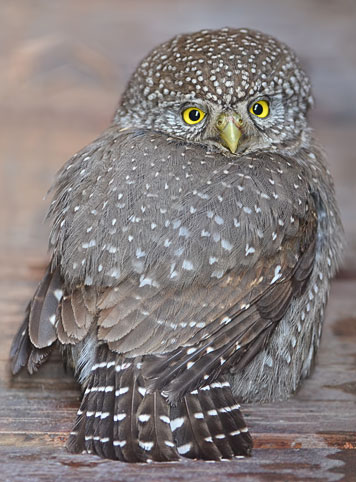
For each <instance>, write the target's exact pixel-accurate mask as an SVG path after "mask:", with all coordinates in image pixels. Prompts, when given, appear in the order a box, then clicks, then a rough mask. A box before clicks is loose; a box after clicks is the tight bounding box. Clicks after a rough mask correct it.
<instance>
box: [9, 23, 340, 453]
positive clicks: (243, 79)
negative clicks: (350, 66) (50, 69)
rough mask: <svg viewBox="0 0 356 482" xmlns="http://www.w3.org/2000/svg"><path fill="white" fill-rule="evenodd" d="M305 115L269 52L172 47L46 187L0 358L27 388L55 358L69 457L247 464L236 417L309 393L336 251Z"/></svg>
mask: <svg viewBox="0 0 356 482" xmlns="http://www.w3.org/2000/svg"><path fill="white" fill-rule="evenodd" d="M311 106H312V96H311V87H310V82H309V80H308V77H307V75H306V74H305V72H304V70H303V69H302V67H301V65H300V63H299V61H298V59H297V57H296V55H295V54H294V53H293V51H292V50H291V49H290V48H288V47H287V46H286V45H285V44H283V43H281V42H279V41H278V40H276V39H275V38H273V37H271V36H269V35H265V34H263V33H261V32H257V31H254V30H248V29H230V28H224V29H220V30H202V31H200V32H197V33H192V34H185V35H178V36H176V37H174V38H173V39H171V40H170V41H168V42H166V43H164V44H162V45H160V46H158V47H157V48H156V49H154V50H153V51H152V52H151V53H150V54H149V55H148V56H147V57H146V58H145V59H144V60H143V61H142V62H141V63H140V65H139V66H138V68H137V70H136V71H135V72H134V74H133V76H132V78H131V80H130V81H129V83H128V85H127V88H126V90H125V92H124V94H123V96H122V99H121V102H120V104H119V107H118V109H117V111H116V113H115V116H114V119H113V122H112V125H111V126H110V127H109V128H108V129H106V130H105V131H104V132H103V134H102V135H101V136H100V137H99V138H98V139H97V140H95V141H94V142H92V143H91V144H89V145H88V146H86V147H84V149H82V150H81V151H80V152H78V153H77V154H75V155H74V156H73V157H72V158H71V159H70V160H69V161H68V162H67V163H66V164H65V165H64V166H63V168H62V169H61V170H60V171H59V173H58V175H57V178H56V180H55V183H54V186H53V188H52V193H53V201H52V203H51V206H50V209H49V219H50V220H51V222H52V230H51V234H50V240H49V246H50V251H51V255H52V257H51V262H50V265H49V266H48V269H47V271H46V273H45V276H44V278H43V279H42V281H41V282H40V284H39V286H38V288H37V290H36V292H35V294H34V297H33V298H32V300H31V301H30V303H29V305H28V308H27V313H26V317H25V320H24V322H23V325H22V326H21V328H20V330H19V332H18V334H17V336H16V337H15V339H14V342H13V345H12V350H11V358H12V370H13V373H14V374H16V373H17V372H18V371H19V370H20V369H21V368H22V367H26V368H27V370H28V371H29V372H30V373H32V372H34V371H36V370H37V369H38V368H39V367H40V365H42V364H43V363H44V362H45V361H46V359H47V357H48V355H49V354H50V352H51V350H52V349H53V348H54V347H55V346H56V345H57V346H59V347H60V349H61V351H62V354H63V357H64V359H65V361H66V363H67V364H69V365H71V366H72V367H73V369H74V374H75V376H76V377H77V379H78V380H79V382H80V383H81V385H82V388H83V395H82V400H81V405H80V409H79V410H78V414H77V418H76V421H75V424H74V427H73V430H72V432H71V434H70V436H69V439H68V443H67V447H68V449H69V450H70V451H71V452H75V453H79V452H83V451H84V452H88V453H94V454H97V455H99V456H101V457H104V458H109V459H117V460H121V461H125V462H146V461H152V460H154V461H172V460H179V459H180V458H181V457H188V458H194V459H207V460H221V459H231V458H233V457H234V456H237V455H239V456H241V455H249V454H250V453H251V449H252V438H251V435H250V433H249V431H248V429H247V427H246V424H245V422H244V419H243V416H242V414H241V411H240V403H248V402H265V401H275V400H283V399H286V398H287V397H289V396H290V395H291V394H292V393H293V392H294V391H295V390H296V389H297V387H298V385H299V384H300V381H301V380H302V379H303V378H304V377H306V376H307V375H308V374H309V373H310V370H311V367H312V364H313V360H314V357H315V353H316V351H317V348H318V345H319V341H320V336H321V329H322V322H323V318H324V308H325V305H326V302H327V297H328V292H329V284H330V279H331V277H332V276H333V275H334V273H335V271H336V269H337V265H338V262H339V259H340V251H341V246H342V227H341V224H340V220H339V214H338V209H337V206H336V202H335V195H334V188H333V182H332V179H331V176H330V173H329V171H328V169H327V167H326V166H325V163H324V159H323V156H322V154H321V152H320V149H319V148H318V146H317V144H316V141H315V140H314V137H313V133H312V131H311V129H310V127H309V124H308V120H307V114H308V111H309V108H310V107H311Z"/></svg>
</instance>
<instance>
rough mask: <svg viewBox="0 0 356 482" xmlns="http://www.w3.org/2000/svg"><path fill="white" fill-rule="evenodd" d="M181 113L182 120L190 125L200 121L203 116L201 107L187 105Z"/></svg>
mask: <svg viewBox="0 0 356 482" xmlns="http://www.w3.org/2000/svg"><path fill="white" fill-rule="evenodd" d="M182 115H183V120H184V122H186V123H187V124H190V125H192V124H198V123H199V122H201V121H202V120H203V119H204V117H205V112H203V111H202V110H201V109H198V107H188V109H185V111H184V112H183V114H182Z"/></svg>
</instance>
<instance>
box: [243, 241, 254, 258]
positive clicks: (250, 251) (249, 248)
mask: <svg viewBox="0 0 356 482" xmlns="http://www.w3.org/2000/svg"><path fill="white" fill-rule="evenodd" d="M254 252H255V248H253V247H252V246H250V245H249V244H246V246H245V256H248V255H249V254H253V253H254Z"/></svg>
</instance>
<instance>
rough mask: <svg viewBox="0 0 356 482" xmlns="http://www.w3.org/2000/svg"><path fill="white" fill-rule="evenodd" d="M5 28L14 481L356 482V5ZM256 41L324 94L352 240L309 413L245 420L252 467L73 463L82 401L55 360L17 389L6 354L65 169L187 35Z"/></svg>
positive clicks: (8, 442) (83, 4)
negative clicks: (130, 87)
mask: <svg viewBox="0 0 356 482" xmlns="http://www.w3.org/2000/svg"><path fill="white" fill-rule="evenodd" d="M0 18H1V20H2V22H1V23H2V25H1V29H0V65H1V75H0V92H1V93H2V95H1V96H0V132H1V136H0V248H1V249H0V323H1V330H2V331H1V336H0V480H4V481H11V482H12V481H24V480H35V481H36V480H41V481H47V480H48V481H50V480H64V481H66V480H68V481H69V480H119V481H137V480H141V479H145V480H147V481H161V480H162V481H167V480H204V479H207V480H209V481H225V480H229V479H236V480H244V481H271V482H272V481H273V482H275V481H283V482H285V481H296V480H298V481H303V482H305V481H311V480H313V481H314V480H321V481H334V480H335V481H336V480H344V481H346V482H348V481H356V403H355V402H356V296H355V294H356V217H355V199H356V189H355V185H356V163H355V161H354V159H355V155H354V143H355V132H356V110H355V105H356V87H355V82H354V79H355V78H356V57H355V47H354V46H355V44H356V29H355V28H354V26H355V23H356V3H355V2H353V1H351V0H338V1H337V2H325V1H321V0H311V1H308V2H295V1H293V0H273V1H271V2H261V1H260V0H250V1H249V2H244V3H243V8H242V3H240V2H217V1H216V0H215V1H214V0H197V1H196V2H186V1H185V0H182V1H179V2H173V1H172V2H164V1H163V0H151V1H150V2H139V1H138V0H132V1H130V2H129V1H126V0H125V1H122V2H114V1H113V0H100V1H99V0H97V1H91V2H88V1H86V0H77V1H76V2H72V1H71V0H62V1H61V2H60V5H59V4H58V5H57V3H56V2H45V1H44V0H39V1H36V2H34V1H28V0H18V1H17V2H1V4H0ZM222 25H231V26H253V27H257V28H259V29H261V30H264V31H268V32H270V33H272V34H274V35H276V36H277V37H279V38H281V39H284V40H285V41H286V42H287V43H288V44H290V45H291V46H294V48H295V50H297V52H298V53H299V54H300V55H301V57H302V59H303V61H304V63H305V65H306V67H307V69H308V70H309V72H310V74H311V76H312V79H313V84H314V93H315V94H316V100H317V104H316V109H315V110H314V112H313V115H312V117H313V125H314V126H315V127H316V130H317V135H318V137H319V138H320V140H321V142H322V143H323V144H324V146H325V147H326V150H327V152H328V158H329V161H330V169H331V171H332V173H333V175H334V177H335V183H336V189H337V193H338V198H339V202H340V207H341V211H342V217H343V221H344V225H345V231H346V235H347V239H348V247H347V249H346V263H345V266H344V267H343V269H342V270H341V272H340V273H339V276H338V279H337V281H335V282H334V285H333V289H332V291H331V295H330V304H329V307H328V312H327V319H326V325H325V330H324V334H323V339H322V343H321V348H320V351H319V355H318V359H317V364H316V367H315V370H314V373H313V375H312V376H311V378H309V379H308V380H306V381H305V383H304V384H303V386H302V388H301V389H300V391H299V392H298V393H297V394H296V396H295V397H293V398H292V399H290V400H289V401H286V402H280V403H275V404H265V405H261V406H259V405H246V406H244V407H243V409H244V413H245V416H246V420H247V423H248V425H249V427H250V430H251V432H252V434H253V437H254V441H255V450H254V452H253V457H251V458H245V459H238V460H235V461H232V462H224V463H206V462H197V461H182V462H179V463H170V464H148V465H129V464H122V463H118V462H112V461H104V460H101V459H98V458H97V457H94V456H88V455H77V456H74V455H70V454H68V453H66V451H65V449H64V444H65V441H66V437H67V434H68V432H69V430H70V428H71V425H72V422H73V420H74V416H75V412H76V410H77V408H78V406H79V398H80V391H79V387H78V386H77V385H76V384H75V383H74V381H73V378H72V375H71V374H70V373H66V372H65V371H64V369H63V367H62V365H61V362H60V356H59V354H58V353H55V354H54V356H52V357H51V359H50V360H49V362H48V363H47V364H46V365H45V366H44V367H43V369H41V370H40V371H39V372H38V373H37V374H36V375H34V376H33V377H29V376H28V375H26V374H25V373H21V374H20V375H19V376H18V377H17V378H15V379H12V378H11V377H10V374H9V366H8V352H9V347H10V343H11V339H12V337H13V335H14V333H15V332H16V330H17V328H18V326H19V324H20V322H21V318H22V316H23V312H24V308H25V306H26V304H27V302H28V299H29V297H30V296H31V295H32V293H33V290H34V288H35V285H36V282H37V281H38V280H39V279H40V278H41V276H42V273H43V271H44V269H45V266H46V262H47V259H46V256H45V252H46V245H47V235H48V227H46V226H45V225H43V224H42V219H43V217H44V214H45V211H46V207H47V205H48V201H46V202H43V201H42V197H43V194H44V193H45V192H46V191H47V188H48V186H49V184H50V182H51V180H52V178H53V175H54V173H55V171H56V170H57V169H58V168H59V167H60V166H61V165H62V164H63V162H64V161H65V160H66V159H67V158H68V157H69V156H70V155H72V154H73V153H74V152H75V151H76V150H78V149H80V148H81V147H82V146H83V145H85V144H86V143H87V142H89V141H91V140H92V139H93V138H95V137H96V136H97V135H98V134H99V133H100V131H101V130H102V129H103V128H105V127H106V126H107V124H108V123H109V121H110V118H111V116H112V113H113V110H114V107H115V105H116V103H117V99H118V95H119V93H120V92H121V91H122V90H123V87H124V85H125V82H126V81H127V79H128V77H129V74H130V72H131V71H132V70H133V68H134V67H135V64H136V63H137V61H138V60H139V59H140V58H142V56H143V55H145V54H146V53H147V50H148V49H149V48H151V47H153V46H154V45H155V44H157V43H159V42H161V41H163V40H165V39H167V38H169V37H170V36H172V35H174V34H175V33H177V32H180V31H189V30H196V29H198V28H203V27H219V26H222Z"/></svg>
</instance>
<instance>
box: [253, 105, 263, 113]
mask: <svg viewBox="0 0 356 482" xmlns="http://www.w3.org/2000/svg"><path fill="white" fill-rule="evenodd" d="M262 112H263V107H262V105H261V104H257V103H256V104H255V105H254V106H253V113H254V114H255V115H261V114H262Z"/></svg>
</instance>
